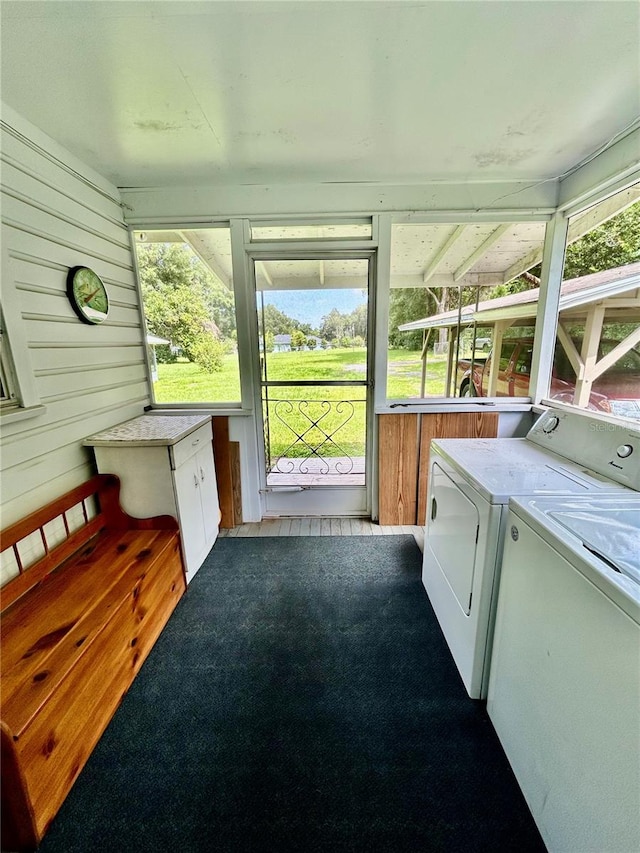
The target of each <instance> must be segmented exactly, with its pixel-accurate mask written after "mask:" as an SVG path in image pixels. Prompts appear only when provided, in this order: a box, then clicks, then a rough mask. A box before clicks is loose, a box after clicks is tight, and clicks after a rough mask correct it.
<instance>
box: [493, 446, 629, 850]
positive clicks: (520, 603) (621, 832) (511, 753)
mask: <svg viewBox="0 0 640 853" xmlns="http://www.w3.org/2000/svg"><path fill="white" fill-rule="evenodd" d="M625 444H626V441H625ZM636 464H638V461H637V460H636ZM507 525H508V532H507V538H506V542H505V548H504V556H503V563H502V577H501V582H500V596H499V601H498V611H497V617H496V628H495V638H494V644H493V657H492V661H491V674H490V679H489V695H488V701H487V708H488V711H489V716H490V717H491V720H492V722H493V725H494V727H495V729H496V731H497V733H498V736H499V738H500V740H501V742H502V745H503V747H504V750H505V753H506V755H507V757H508V759H509V761H510V763H511V766H512V768H513V771H514V773H515V775H516V778H517V780H518V782H519V784H520V787H521V788H522V791H523V793H524V796H525V798H526V800H527V803H528V805H529V808H530V810H531V813H532V814H533V817H534V819H535V821H536V823H537V825H538V829H539V830H540V833H541V835H542V838H543V839H544V841H545V844H546V845H547V847H548V849H549V850H550V851H588V850H589V851H598V853H631V851H638V850H640V494H637V493H631V492H626V493H624V494H621V495H608V496H606V497H605V496H600V495H591V496H588V497H584V496H583V497H571V498H568V497H565V498H525V499H523V498H518V499H514V500H513V501H512V502H511V504H510V512H509V516H508V521H507Z"/></svg>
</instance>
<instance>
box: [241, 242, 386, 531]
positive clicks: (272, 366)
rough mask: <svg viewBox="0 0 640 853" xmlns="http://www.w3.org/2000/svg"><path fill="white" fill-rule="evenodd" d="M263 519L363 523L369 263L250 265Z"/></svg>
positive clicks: (348, 259) (272, 261)
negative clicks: (255, 329) (329, 519)
mask: <svg viewBox="0 0 640 853" xmlns="http://www.w3.org/2000/svg"><path fill="white" fill-rule="evenodd" d="M253 274H254V281H255V292H256V311H257V318H258V351H259V356H260V377H259V383H260V388H259V393H260V404H261V413H262V428H263V436H264V457H263V462H264V464H263V466H262V468H263V471H262V484H261V487H262V492H263V495H264V514H265V516H287V515H294V516H301V515H308V516H320V515H325V516H326V515H331V516H338V515H343V516H349V515H350V516H367V515H369V514H370V489H369V480H370V478H369V463H370V453H369V449H370V435H371V428H370V426H371V424H370V421H371V417H370V413H371V406H370V395H371V385H372V383H371V370H372V364H371V361H372V360H371V356H370V347H369V342H370V340H371V335H370V327H371V314H372V312H371V310H370V299H369V295H370V293H371V292H372V288H371V287H370V280H371V263H370V258H369V257H363V256H362V255H359V256H349V255H342V256H336V254H335V253H332V254H331V255H327V256H324V257H323V256H319V257H313V258H310V257H305V258H300V257H296V258H291V257H278V258H273V257H270V258H269V259H267V260H256V259H254V261H253Z"/></svg>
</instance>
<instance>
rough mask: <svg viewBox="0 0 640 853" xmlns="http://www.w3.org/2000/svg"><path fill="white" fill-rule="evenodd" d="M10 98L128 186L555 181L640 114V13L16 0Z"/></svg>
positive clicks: (297, 2)
mask: <svg viewBox="0 0 640 853" xmlns="http://www.w3.org/2000/svg"><path fill="white" fill-rule="evenodd" d="M0 6H1V14H2V99H3V101H4V102H5V103H6V104H8V105H9V106H11V107H12V108H13V109H15V110H16V111H17V112H19V113H20V114H22V115H23V116H24V117H25V118H26V119H28V120H29V121H31V122H32V123H33V124H35V125H36V126H38V127H39V128H40V129H42V130H43V131H45V132H46V133H48V134H49V135H50V136H52V137H53V138H54V139H56V140H57V141H58V142H60V143H61V144H62V145H64V146H65V147H66V148H67V149H69V150H70V151H71V152H72V153H74V154H75V155H77V156H78V157H79V158H81V159H82V160H83V161H84V162H85V163H87V164H88V165H90V166H92V167H93V168H94V169H96V170H97V171H98V172H100V173H101V174H102V175H104V176H105V177H106V178H108V179H109V180H111V181H112V182H113V183H115V184H116V185H118V186H121V187H123V186H141V187H142V186H172V185H173V186H176V185H187V184H199V183H203V182H205V183H208V184H216V183H217V184H232V185H233V184H281V183H296V184H297V183H323V182H359V181H364V182H373V183H393V184H413V183H421V182H427V181H433V180H468V179H474V180H483V179H486V180H504V179H522V180H527V181H528V180H532V181H536V180H543V179H546V178H552V177H557V176H559V175H561V174H563V173H565V172H566V171H567V170H569V169H570V168H571V167H573V166H575V165H576V164H577V163H578V162H580V161H582V160H583V159H585V158H586V157H588V156H590V155H592V154H593V153H594V152H595V151H597V150H598V149H599V148H600V147H601V146H603V145H606V144H607V143H608V142H609V141H610V140H611V139H612V138H614V137H615V136H616V135H617V134H619V133H620V132H621V131H624V130H625V129H626V128H628V127H629V126H630V125H631V124H632V123H633V122H634V121H635V120H637V118H638V116H639V115H640V67H639V59H638V57H639V56H640V3H638V2H636V0H628V1H627V0H608V2H606V1H605V2H599V0H565V2H555V0H545V2H543V1H542V0H534V2H527V0H508V1H507V2H505V1H504V0H494V2H488V0H475V2H464V0H462V1H461V2H458V0H449V2H434V0H430V2H422V1H421V0H418V2H415V1H414V2H405V0H395V2H385V0H380V2H368V0H362V2H347V0H333V2H332V0H325V2H304V0H294V2H271V0H261V1H260V2H253V0H233V2H191V1H190V0H184V2H174V0H167V2H163V0H156V2H130V0H106V2H103V0H71V2H66V0H45V2H41V1H40V0H39V2H31V0H2V3H1V4H0Z"/></svg>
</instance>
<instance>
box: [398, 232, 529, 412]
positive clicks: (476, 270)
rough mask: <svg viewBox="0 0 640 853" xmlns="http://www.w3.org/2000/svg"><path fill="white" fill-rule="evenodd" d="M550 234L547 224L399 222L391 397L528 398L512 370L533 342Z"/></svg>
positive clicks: (524, 388)
mask: <svg viewBox="0 0 640 853" xmlns="http://www.w3.org/2000/svg"><path fill="white" fill-rule="evenodd" d="M544 237H545V223H543V222H518V223H495V222H470V223H466V224H465V223H461V224H441V223H437V224H436V223H424V224H417V223H415V222H411V223H406V224H405V223H399V222H398V223H395V224H394V225H393V226H392V232H391V275H390V282H391V291H390V305H389V340H388V360H387V398H390V399H394V400H397V399H407V398H413V399H428V398H443V397H444V398H451V397H472V396H491V397H502V396H528V393H529V386H528V378H526V381H521V382H519V383H517V384H514V383H513V382H511V383H509V382H508V377H506V375H505V374H506V373H507V372H508V370H509V368H510V359H511V356H512V355H513V353H514V350H515V347H516V341H517V340H520V339H522V338H523V337H525V336H530V338H531V341H532V340H533V333H534V331H535V329H534V327H533V326H532V323H535V316H536V310H537V300H538V287H539V283H540V281H539V278H538V277H537V276H536V275H534V274H532V273H531V272H530V269H531V267H532V266H533V265H534V264H536V263H538V262H539V260H540V259H541V258H542V248H543V243H544ZM503 339H504V341H505V342H504V344H502V341H503ZM494 341H496V342H497V346H499V347H500V352H501V357H500V360H499V364H498V370H494V371H492V370H491V361H492V351H493V346H494ZM507 341H508V342H507ZM523 359H526V356H525V355H524V354H523ZM523 363H524V362H523ZM521 373H522V374H523V376H525V377H528V374H529V373H530V368H529V370H528V371H526V372H525V371H521Z"/></svg>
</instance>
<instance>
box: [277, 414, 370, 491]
mask: <svg viewBox="0 0 640 853" xmlns="http://www.w3.org/2000/svg"><path fill="white" fill-rule="evenodd" d="M270 402H271V403H272V404H273V410H272V411H273V414H274V415H275V417H276V418H277V419H278V420H279V421H280V422H281V423H282V424H283V425H284V426H285V427H286V428H287V430H288V431H289V433H290V434H291V436H292V437H293V440H292V441H291V443H290V444H289V446H288V447H287V448H286V449H285V450H284V451H283V452H282V453H279V454H278V458H277V459H276V460H275V461H274V462H273V463H272V465H271V471H272V472H274V473H280V474H291V473H292V472H293V471H294V470H295V471H297V472H299V473H301V474H308V473H315V474H329V473H332V474H349V473H351V471H352V470H353V459H352V458H351V456H350V455H349V454H348V453H347V452H346V450H345V449H344V448H343V447H342V446H341V445H340V444H339V443H338V441H337V440H336V437H335V436H336V433H338V432H339V431H340V430H341V429H342V428H343V427H344V426H345V425H346V424H347V423H348V422H349V421H350V420H351V419H352V417H353V414H354V406H353V402H352V401H351V400H271V401H270ZM357 402H360V401H357ZM328 459H334V460H335V461H334V462H333V464H331V465H330V464H329V462H328V461H327V460H328ZM311 460H315V461H317V462H318V463H319V466H320V467H319V468H317V467H316V466H314V467H313V472H312V471H311V468H310V467H309V462H310V461H311Z"/></svg>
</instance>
